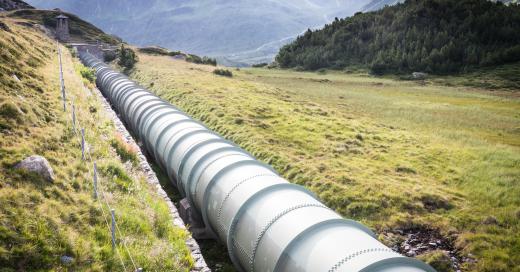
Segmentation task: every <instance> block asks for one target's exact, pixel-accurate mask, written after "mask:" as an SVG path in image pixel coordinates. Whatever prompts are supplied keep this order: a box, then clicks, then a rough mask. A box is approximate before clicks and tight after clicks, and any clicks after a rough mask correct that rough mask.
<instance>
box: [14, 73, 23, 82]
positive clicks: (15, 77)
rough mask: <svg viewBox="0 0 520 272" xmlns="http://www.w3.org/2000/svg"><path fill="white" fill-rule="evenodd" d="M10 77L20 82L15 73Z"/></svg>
mask: <svg viewBox="0 0 520 272" xmlns="http://www.w3.org/2000/svg"><path fill="white" fill-rule="evenodd" d="M12 77H13V78H14V80H16V82H20V81H21V80H20V79H19V78H18V76H17V75H15V74H13V75H12Z"/></svg>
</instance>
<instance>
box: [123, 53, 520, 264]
mask: <svg viewBox="0 0 520 272" xmlns="http://www.w3.org/2000/svg"><path fill="white" fill-rule="evenodd" d="M139 59H140V62H139V63H138V65H137V68H136V69H135V70H134V71H133V73H132V74H131V76H132V77H133V78H134V79H135V80H137V81H138V82H140V83H141V84H142V85H143V86H145V87H148V88H149V89H151V90H153V91H154V92H156V93H157V94H158V95H160V96H161V97H163V98H165V99H167V100H169V101H171V102H172V103H173V104H175V105H177V106H179V107H180V108H182V109H183V110H185V111H186V112H188V113H189V114H190V115H192V116H194V117H195V118H198V119H200V120H201V121H203V122H204V123H205V124H207V125H208V126H209V127H210V128H212V129H214V130H215V131H217V132H219V133H220V134H222V135H223V136H225V137H226V138H228V139H230V140H232V141H234V142H236V143H237V144H239V145H240V146H241V147H243V148H245V149H246V150H248V151H249V152H251V153H252V154H254V155H255V156H256V157H258V158H259V159H261V160H263V161H265V162H267V163H269V164H271V165H273V166H274V167H275V168H276V170H278V171H279V172H280V173H282V174H283V175H284V176H285V177H286V178H288V179H289V180H290V181H292V182H295V183H298V184H302V185H305V186H307V187H308V188H310V189H311V190H312V191H314V192H315V193H316V194H317V195H318V196H319V197H320V198H321V199H322V200H323V201H324V202H325V203H326V204H327V205H329V206H331V207H333V208H334V209H335V210H336V211H338V212H339V213H341V214H342V215H344V216H345V217H348V218H353V219H356V220H359V221H361V222H363V223H365V224H367V225H368V226H370V227H372V228H373V229H375V230H376V231H377V232H378V233H379V234H380V239H382V240H383V241H384V242H385V243H387V244H389V245H390V246H393V247H394V248H396V249H400V250H401V251H403V252H404V253H409V255H412V256H413V255H415V254H418V255H421V256H419V257H420V258H423V259H426V260H429V261H432V260H433V261H435V260H436V258H438V256H442V255H443V254H444V253H443V252H442V250H451V251H452V252H454V253H453V254H455V255H456V257H457V258H458V259H459V260H460V261H462V262H464V263H463V264H462V266H461V268H462V269H463V270H464V271H520V254H519V252H520V237H519V236H518V233H519V232H520V184H519V182H520V99H519V98H518V96H517V95H516V94H517V93H515V92H505V91H494V90H492V89H476V88H472V87H462V86H460V85H458V82H460V81H461V79H460V78H454V79H442V80H438V79H436V80H427V81H426V82H424V83H422V82H415V81H399V80H394V79H388V78H376V77H370V76H368V75H366V74H355V73H354V74H345V73H341V72H325V73H322V74H320V73H302V72H294V71H287V70H268V69H242V70H235V69H233V70H232V72H233V74H234V76H233V77H232V78H226V77H220V76H217V75H215V74H213V73H212V71H213V69H214V67H211V66H203V65H195V64H189V63H186V62H184V61H181V60H173V59H171V58H169V57H158V56H149V55H144V54H141V55H139ZM446 81H449V82H446ZM419 83H421V84H419ZM441 83H442V85H441ZM446 83H449V84H446ZM446 85H452V86H446ZM421 232H423V233H430V232H434V233H437V232H438V234H439V235H440V236H441V237H443V239H445V241H443V244H445V246H444V247H441V246H439V250H441V251H434V252H431V251H428V252H421V251H419V252H411V253H410V252H407V251H406V250H405V249H403V248H401V246H402V245H403V241H406V239H407V233H421ZM450 254H451V253H450ZM435 256H437V257H435ZM444 271H449V268H446V269H444Z"/></svg>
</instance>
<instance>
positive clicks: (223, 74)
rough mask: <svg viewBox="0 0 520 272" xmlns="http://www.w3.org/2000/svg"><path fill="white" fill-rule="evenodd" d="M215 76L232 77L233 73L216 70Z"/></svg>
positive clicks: (214, 71)
mask: <svg viewBox="0 0 520 272" xmlns="http://www.w3.org/2000/svg"><path fill="white" fill-rule="evenodd" d="M213 74H215V75H219V76H225V77H232V76H233V73H232V72H231V71H229V70H226V69H215V70H213Z"/></svg>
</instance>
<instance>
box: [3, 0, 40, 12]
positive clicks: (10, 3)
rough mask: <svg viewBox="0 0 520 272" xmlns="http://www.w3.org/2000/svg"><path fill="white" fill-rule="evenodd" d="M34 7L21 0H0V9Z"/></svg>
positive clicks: (9, 9)
mask: <svg viewBox="0 0 520 272" xmlns="http://www.w3.org/2000/svg"><path fill="white" fill-rule="evenodd" d="M33 8H34V7H33V6H31V5H29V4H27V3H25V2H24V1H22V0H0V10H6V11H11V10H16V9H33Z"/></svg>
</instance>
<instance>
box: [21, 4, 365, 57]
mask: <svg viewBox="0 0 520 272" xmlns="http://www.w3.org/2000/svg"><path fill="white" fill-rule="evenodd" d="M28 2H29V3H30V4H32V5H34V6H36V7H38V8H46V9H52V8H56V7H58V8H60V9H63V10H65V11H69V12H72V13H74V14H77V15H79V16H81V17H82V18H85V19H87V20H89V21H90V22H93V23H94V24H96V25H97V26H99V27H100V28H101V29H103V30H104V31H106V32H109V33H111V34H115V35H117V36H120V37H121V38H123V39H124V40H126V41H128V42H130V43H133V44H136V45H140V46H145V45H160V46H163V47H167V48H169V49H172V50H182V51H187V52H190V53H194V54H200V55H208V56H212V57H218V59H219V60H220V61H224V62H227V63H229V64H238V63H241V62H245V63H257V62H263V61H270V60H272V59H273V57H274V56H275V55H276V53H277V52H278V49H279V48H280V47H281V46H282V45H283V44H285V43H288V42H290V41H292V40H293V39H294V38H296V36H298V35H299V34H301V33H303V32H304V31H305V30H307V29H308V28H319V27H322V26H323V25H325V24H326V23H329V22H331V21H333V20H334V18H335V17H339V18H343V17H346V16H350V15H352V14H354V13H355V12H356V11H358V10H360V9H361V8H362V7H363V6H364V5H366V4H367V3H368V2H369V1H367V0H365V1H355V0H325V1H318V0H307V1H299V0H282V1H280V0H278V1H275V0H269V1H253V0H240V1H223V0H217V1H210V0H201V1H186V0H175V1H166V0H152V1H138V0H131V1H125V2H122V1H115V0H111V1H105V0H90V1H83V0H82V1H80V0H52V1H49V0H30V1H28ZM128 2H131V3H128ZM115 11H117V12H115ZM252 14H255V15H254V16H252Z"/></svg>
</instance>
